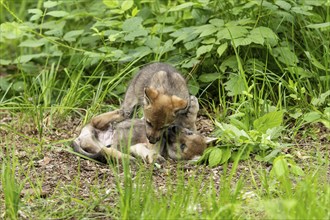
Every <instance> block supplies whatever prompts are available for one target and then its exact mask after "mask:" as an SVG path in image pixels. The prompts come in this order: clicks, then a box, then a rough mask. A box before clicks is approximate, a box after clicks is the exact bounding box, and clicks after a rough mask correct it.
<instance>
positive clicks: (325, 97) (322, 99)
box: [312, 90, 330, 106]
mask: <svg viewBox="0 0 330 220" xmlns="http://www.w3.org/2000/svg"><path fill="white" fill-rule="evenodd" d="M328 96H330V90H329V91H326V92H325V93H322V94H321V95H320V96H319V97H318V98H312V105H314V106H320V105H322V104H323V103H329V101H330V100H329V99H328ZM326 100H327V102H326Z"/></svg>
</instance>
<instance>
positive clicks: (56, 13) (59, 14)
mask: <svg viewBox="0 0 330 220" xmlns="http://www.w3.org/2000/svg"><path fill="white" fill-rule="evenodd" d="M68 14H69V13H68V12H66V11H50V12H48V13H47V14H46V15H50V16H53V17H57V18H60V17H64V16H67V15H68Z"/></svg>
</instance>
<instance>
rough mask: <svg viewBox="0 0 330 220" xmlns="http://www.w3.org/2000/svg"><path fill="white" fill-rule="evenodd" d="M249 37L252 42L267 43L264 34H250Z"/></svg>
mask: <svg viewBox="0 0 330 220" xmlns="http://www.w3.org/2000/svg"><path fill="white" fill-rule="evenodd" d="M247 38H248V39H249V40H250V41H251V43H252V42H253V43H255V44H260V45H263V44H264V43H265V40H264V38H263V37H262V36H260V35H251V34H249V35H248V36H247Z"/></svg>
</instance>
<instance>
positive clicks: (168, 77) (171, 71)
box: [121, 63, 190, 118]
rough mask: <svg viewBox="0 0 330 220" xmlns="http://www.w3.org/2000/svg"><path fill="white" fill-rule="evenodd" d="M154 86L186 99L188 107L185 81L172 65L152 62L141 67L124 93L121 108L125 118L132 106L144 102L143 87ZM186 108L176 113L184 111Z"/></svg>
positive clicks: (129, 113)
mask: <svg viewBox="0 0 330 220" xmlns="http://www.w3.org/2000/svg"><path fill="white" fill-rule="evenodd" d="M147 87H149V88H154V89H157V90H158V91H161V92H162V93H164V94H166V95H169V96H172V95H175V96H177V97H179V98H182V99H185V100H187V101H188V105H187V108H188V107H189V102H190V99H189V91H188V87H187V83H186V81H185V79H184V78H183V77H182V75H181V74H180V73H179V71H177V70H176V69H175V68H174V67H172V66H171V65H169V64H165V63H152V64H149V65H147V66H145V67H143V68H142V69H141V70H140V71H139V72H138V73H137V74H136V75H135V77H134V78H133V79H132V81H131V83H130V85H129V87H128V89H127V91H126V95H125V99H124V102H123V103H122V105H121V109H122V110H123V112H124V116H125V118H129V117H130V115H131V114H132V112H133V110H134V107H136V106H142V105H143V102H144V89H145V88H147ZM187 108H186V109H185V110H183V111H179V112H178V113H179V114H181V113H185V112H186V110H187Z"/></svg>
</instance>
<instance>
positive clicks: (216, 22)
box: [210, 18, 225, 27]
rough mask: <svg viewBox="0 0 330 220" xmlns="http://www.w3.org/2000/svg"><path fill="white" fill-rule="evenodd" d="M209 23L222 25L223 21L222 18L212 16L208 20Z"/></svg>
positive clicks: (217, 25)
mask: <svg viewBox="0 0 330 220" xmlns="http://www.w3.org/2000/svg"><path fill="white" fill-rule="evenodd" d="M210 24H213V25H214V26H216V27H223V26H224V25H225V22H224V21H223V20H222V19H218V18H214V19H211V20H210Z"/></svg>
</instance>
